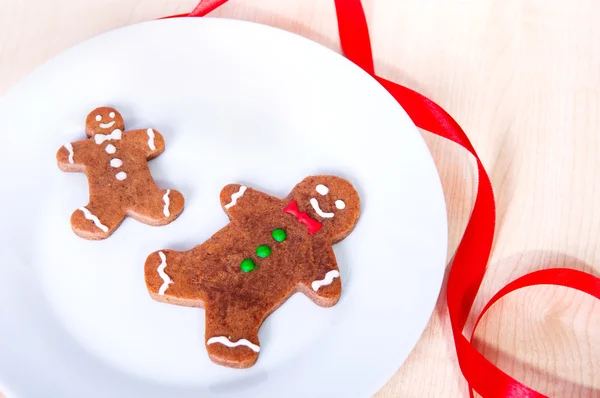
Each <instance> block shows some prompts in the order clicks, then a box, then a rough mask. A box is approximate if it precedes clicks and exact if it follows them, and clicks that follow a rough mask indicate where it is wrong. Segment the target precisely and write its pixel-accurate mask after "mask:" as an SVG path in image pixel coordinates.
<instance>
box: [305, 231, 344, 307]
mask: <svg viewBox="0 0 600 398" xmlns="http://www.w3.org/2000/svg"><path fill="white" fill-rule="evenodd" d="M315 243H317V244H313V256H312V257H313V264H312V267H310V270H309V271H308V272H307V273H306V274H305V275H304V276H303V280H302V281H301V282H300V291H301V292H303V293H304V294H305V295H306V296H307V297H308V298H310V299H311V300H312V301H314V302H315V304H317V305H320V306H321V307H331V306H333V305H335V304H336V303H337V302H338V300H339V299H340V296H341V294H342V282H341V279H340V270H339V268H338V266H337V261H336V259H335V253H334V252H333V248H332V247H331V244H330V243H324V244H320V243H318V242H315Z"/></svg>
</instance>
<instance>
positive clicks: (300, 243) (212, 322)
mask: <svg viewBox="0 0 600 398" xmlns="http://www.w3.org/2000/svg"><path fill="white" fill-rule="evenodd" d="M221 205H222V207H223V209H224V210H225V212H226V213H227V215H228V216H229V218H230V220H231V222H230V223H229V224H228V225H227V226H225V227H224V228H223V229H221V230H220V231H218V232H217V233H216V234H214V235H213V236H212V237H211V238H210V239H208V240H207V241H206V242H204V243H202V244H200V245H198V246H196V247H194V248H193V249H191V250H189V251H186V252H177V251H173V250H161V251H157V252H155V253H152V254H151V255H150V256H148V258H147V259H146V264H145V279H146V286H147V288H148V291H149V292H150V295H151V296H152V298H154V299H155V300H157V301H162V302H166V303H170V304H178V305H184V306H191V307H204V308H205V310H206V333H205V342H206V349H207V351H208V354H209V356H210V358H211V360H212V361H213V362H215V363H217V364H220V365H225V366H230V367H234V368H247V367H250V366H252V365H253V364H254V363H255V362H256V360H257V358H258V353H259V351H260V344H259V341H258V330H259V328H260V326H261V324H262V323H263V321H264V320H265V318H266V317H267V316H269V315H270V314H271V313H272V312H273V311H275V310H276V309H277V308H278V307H279V306H280V305H282V304H283V303H284V302H285V301H286V300H287V299H288V298H289V297H290V296H291V295H292V294H294V293H295V292H297V291H300V292H302V293H304V294H305V295H307V296H308V297H309V298H310V299H311V300H313V301H314V302H315V303H316V304H317V305H320V306H323V307H330V306H332V305H334V304H336V303H337V302H338V300H339V298H340V294H341V292H342V284H341V281H340V272H339V269H338V266H337V262H336V259H335V255H334V252H333V249H332V245H333V244H335V243H337V242H339V241H341V240H342V239H344V238H345V237H346V236H347V235H348V234H349V233H350V232H351V231H352V230H353V228H354V226H355V225H356V223H357V222H358V218H359V214H360V200H359V197H358V193H357V192H356V190H355V189H354V187H353V186H352V185H351V184H350V182H348V181H346V180H344V179H342V178H339V177H334V176H314V177H307V178H306V179H304V180H303V181H302V182H300V183H299V184H298V185H296V186H295V187H294V189H293V190H292V192H291V193H290V194H289V195H288V197H287V198H285V199H279V198H276V197H273V196H270V195H267V194H265V193H263V192H260V191H257V190H254V189H252V188H247V187H245V186H243V185H227V186H226V187H224V188H223V190H222V191H221Z"/></svg>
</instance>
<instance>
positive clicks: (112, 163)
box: [110, 158, 123, 167]
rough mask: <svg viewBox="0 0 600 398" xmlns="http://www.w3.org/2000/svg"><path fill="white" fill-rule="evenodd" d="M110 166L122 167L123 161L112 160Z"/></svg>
mask: <svg viewBox="0 0 600 398" xmlns="http://www.w3.org/2000/svg"><path fill="white" fill-rule="evenodd" d="M110 165H111V166H112V167H121V166H122V165H123V161H122V160H121V159H117V158H114V159H111V160H110Z"/></svg>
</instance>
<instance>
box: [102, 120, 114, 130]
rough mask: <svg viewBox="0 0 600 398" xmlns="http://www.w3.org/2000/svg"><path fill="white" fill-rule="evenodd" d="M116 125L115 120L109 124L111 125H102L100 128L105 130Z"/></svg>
mask: <svg viewBox="0 0 600 398" xmlns="http://www.w3.org/2000/svg"><path fill="white" fill-rule="evenodd" d="M114 124H115V121H114V120H113V121H112V122H109V123H100V124H99V126H100V128H103V129H109V128H111V127H112V126H113V125H114Z"/></svg>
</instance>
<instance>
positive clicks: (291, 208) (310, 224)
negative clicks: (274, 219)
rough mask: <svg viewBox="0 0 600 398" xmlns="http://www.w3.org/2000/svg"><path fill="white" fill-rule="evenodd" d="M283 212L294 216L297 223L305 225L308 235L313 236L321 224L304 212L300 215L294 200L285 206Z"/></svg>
mask: <svg viewBox="0 0 600 398" xmlns="http://www.w3.org/2000/svg"><path fill="white" fill-rule="evenodd" d="M283 212H284V213H288V214H291V215H293V216H295V217H296V220H298V222H299V223H301V224H304V225H306V228H308V234H309V235H314V234H315V233H316V232H317V231H318V230H320V229H321V226H322V224H321V223H320V222H318V221H317V220H315V219H313V218H311V217H310V216H309V215H308V214H306V212H305V211H303V212H302V213H300V210H298V203H297V202H296V201H295V200H292V201H291V202H290V204H289V205H287V206H285V207H284V208H283Z"/></svg>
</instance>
